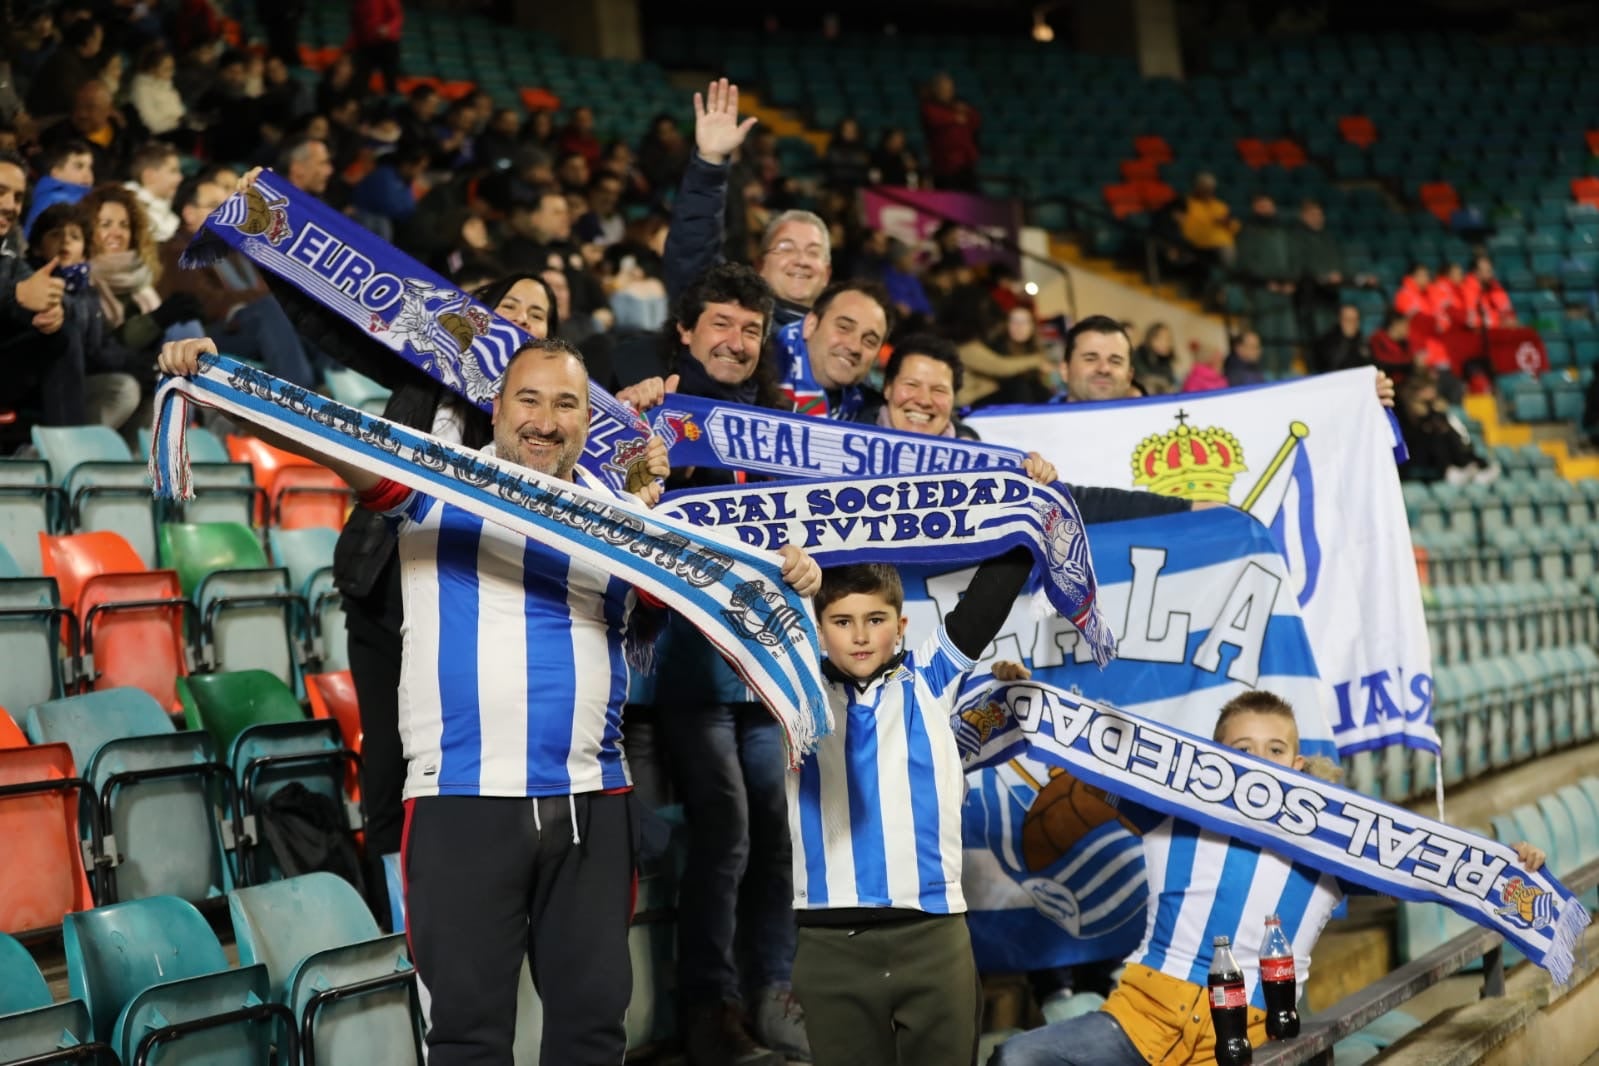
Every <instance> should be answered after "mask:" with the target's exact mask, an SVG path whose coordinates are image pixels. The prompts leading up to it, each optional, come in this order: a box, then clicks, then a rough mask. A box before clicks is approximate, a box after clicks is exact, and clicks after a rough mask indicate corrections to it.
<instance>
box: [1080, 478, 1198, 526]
mask: <svg viewBox="0 0 1599 1066" xmlns="http://www.w3.org/2000/svg"><path fill="white" fill-rule="evenodd" d="M1066 488H1067V489H1068V490H1069V491H1070V492H1071V494H1072V499H1074V500H1076V501H1077V510H1078V512H1079V513H1081V514H1082V516H1083V521H1084V522H1085V523H1087V524H1088V525H1093V524H1095V523H1096V522H1126V521H1130V520H1131V519H1134V518H1153V517H1154V516H1155V515H1162V514H1178V513H1180V512H1183V511H1192V510H1193V509H1194V505H1193V504H1192V503H1190V502H1189V501H1188V500H1184V499H1179V498H1178V497H1176V496H1157V495H1156V494H1155V493H1153V492H1130V491H1128V490H1127V489H1111V488H1103V487H1101V486H1098V485H1067V486H1066Z"/></svg>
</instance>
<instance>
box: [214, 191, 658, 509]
mask: <svg viewBox="0 0 1599 1066" xmlns="http://www.w3.org/2000/svg"><path fill="white" fill-rule="evenodd" d="M229 248H232V249H234V250H236V251H238V252H240V253H241V254H243V255H244V257H245V258H247V259H249V260H250V261H251V262H252V263H254V264H255V265H256V266H258V267H260V268H261V269H263V270H269V271H271V272H272V273H273V274H275V275H276V276H278V277H280V278H282V279H283V280H284V281H286V282H288V283H289V284H291V285H293V286H295V287H296V288H298V289H299V290H300V291H301V292H303V293H305V295H306V296H308V297H310V298H311V299H312V300H315V301H316V302H317V303H319V304H321V305H322V306H323V307H326V308H327V309H328V310H329V311H332V312H333V313H335V314H337V315H338V316H339V317H341V318H343V319H346V320H347V321H349V322H350V323H352V324H354V325H355V326H357V327H359V328H360V329H363V330H365V331H366V333H367V335H368V336H370V337H371V338H372V339H373V340H374V341H376V342H377V343H379V344H382V345H384V346H386V347H388V348H389V349H391V350H392V351H393V352H394V353H395V354H396V355H398V356H399V357H400V358H401V359H404V360H405V361H406V362H407V363H410V364H411V365H412V366H414V367H416V368H417V369H418V370H420V371H422V373H424V374H426V375H427V376H428V377H430V378H432V379H433V380H434V381H437V382H438V383H439V384H441V385H443V386H444V387H445V388H448V389H450V390H451V391H452V392H455V393H456V394H458V395H460V396H462V397H464V398H465V399H467V400H468V401H470V402H471V403H472V404H473V405H475V406H477V407H480V408H482V409H483V410H485V411H487V410H488V409H489V408H490V406H491V405H492V404H493V402H494V395H495V392H496V391H497V390H498V388H499V381H500V376H501V375H502V374H504V373H505V367H506V365H507V364H508V363H509V362H510V361H511V356H512V355H514V354H515V353H516V350H517V349H518V348H519V347H521V346H522V345H523V344H525V343H526V342H527V341H528V339H529V338H528V335H527V334H526V333H523V332H522V331H521V330H520V329H518V328H517V327H516V326H513V325H512V324H511V323H509V322H507V321H506V320H505V319H503V318H501V317H499V316H498V315H496V314H494V313H493V311H492V309H491V308H487V307H484V306H483V305H482V304H480V303H478V302H477V301H476V300H474V299H472V298H471V297H470V296H468V295H467V294H466V293H464V292H462V291H461V290H460V289H457V288H456V287H455V286H453V285H451V284H450V283H449V282H448V281H445V280H444V279H443V278H441V277H439V276H438V275H437V274H435V273H434V272H433V271H431V270H429V269H428V268H427V267H425V266H423V265H422V264H421V263H418V262H417V261H416V260H414V259H412V258H411V257H410V256H408V255H406V254H405V253H404V252H402V251H400V250H399V249H398V248H395V247H394V246H393V245H392V244H389V243H388V242H387V241H385V240H383V239H382V238H381V237H378V236H376V235H375V234H373V233H372V232H371V231H370V230H368V229H366V228H365V227H363V226H361V225H360V224H359V223H356V222H353V221H351V220H350V219H348V218H345V217H344V216H343V215H341V214H339V213H338V212H337V211H334V210H333V209H332V208H330V207H328V206H327V205H326V204H324V203H322V201H320V200H318V199H316V198H315V197H314V196H308V195H306V194H305V193H303V192H301V191H299V190H298V189H296V188H295V187H294V186H292V185H290V184H289V183H288V181H287V180H286V179H285V178H282V177H279V176H278V175H276V174H274V173H272V172H271V171H263V172H262V173H261V176H260V177H259V178H257V179H256V182H255V184H254V185H252V186H251V187H250V188H248V189H245V190H244V191H243V192H237V193H234V194H233V195H232V196H230V197H229V198H228V199H227V200H225V201H223V203H222V206H221V207H218V208H217V209H216V210H215V211H213V212H211V215H210V217H209V218H207V219H206V221H205V226H204V227H203V228H201V230H200V232H199V233H197V234H196V235H195V237H194V240H193V241H192V242H191V243H190V245H189V247H188V249H187V250H185V251H184V253H183V259H182V263H183V265H184V266H185V267H191V268H192V267H200V266H205V265H207V264H209V263H211V262H214V261H215V260H217V259H219V258H221V257H222V256H223V255H225V254H226V252H227V250H228V249H229ZM589 403H590V408H591V410H592V412H593V413H592V415H591V416H590V419H589V438H588V444H587V445H586V446H585V447H584V449H583V457H582V459H581V460H579V462H581V463H582V465H583V469H585V470H587V471H588V472H589V473H591V474H593V475H594V476H596V477H598V478H600V479H601V480H602V481H604V482H605V483H606V484H608V485H610V486H611V487H612V488H617V489H625V490H627V491H629V492H633V491H636V490H637V489H639V488H640V487H642V486H643V485H644V483H645V482H646V481H647V480H649V477H648V475H647V474H646V473H644V459H643V457H644V446H645V443H646V442H647V441H648V439H649V427H648V426H647V425H646V424H645V422H644V420H643V419H642V418H640V417H639V415H638V414H637V412H635V411H634V410H633V409H632V408H630V407H628V406H627V405H626V404H624V403H621V402H620V401H618V400H617V399H616V398H615V397H614V396H612V395H611V394H610V393H608V392H606V391H605V390H604V389H602V388H600V387H599V386H598V385H596V384H593V383H592V382H591V383H590V385H589Z"/></svg>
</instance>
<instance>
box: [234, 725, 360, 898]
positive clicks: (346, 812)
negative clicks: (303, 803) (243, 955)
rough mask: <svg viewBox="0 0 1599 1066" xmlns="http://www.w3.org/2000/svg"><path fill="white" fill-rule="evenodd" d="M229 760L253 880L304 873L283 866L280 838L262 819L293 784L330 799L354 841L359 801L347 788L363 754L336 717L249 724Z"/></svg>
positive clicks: (245, 862) (245, 863)
mask: <svg viewBox="0 0 1599 1066" xmlns="http://www.w3.org/2000/svg"><path fill="white" fill-rule="evenodd" d="M228 765H229V768H230V769H231V771H232V773H233V779H234V782H235V785H236V788H237V795H238V813H239V827H240V829H241V833H240V839H239V859H240V869H241V870H243V871H244V873H245V881H246V882H247V883H249V884H260V883H263V882H266V881H272V880H277V879H279V878H281V877H283V876H285V874H288V873H295V872H300V871H296V870H293V869H288V870H286V869H284V863H283V861H282V860H281V857H280V856H279V854H278V852H277V850H276V842H275V841H274V840H272V839H271V838H270V834H269V833H268V832H267V829H266V827H265V826H264V825H262V824H259V823H260V814H261V812H262V811H263V809H265V808H266V807H267V805H268V804H269V803H270V801H271V800H272V798H273V796H274V795H275V794H276V793H277V792H278V791H279V790H280V789H282V788H284V787H286V786H288V785H291V784H294V785H298V786H303V787H304V788H305V789H306V790H307V791H308V792H310V793H312V794H313V795H316V796H320V797H322V798H324V799H326V800H328V801H329V802H330V803H331V804H332V807H333V809H334V810H335V811H337V812H339V815H340V816H341V818H342V825H341V827H340V828H341V829H342V830H343V832H345V833H347V834H348V835H349V836H350V837H351V839H352V843H353V842H354V840H355V837H356V835H357V834H359V833H360V831H361V829H362V813H361V806H360V803H359V801H358V800H353V799H350V798H348V795H347V792H346V789H347V787H348V783H349V781H350V780H352V779H354V778H356V777H358V776H359V772H360V759H359V757H358V756H356V755H355V753H354V752H351V751H350V750H349V749H347V748H345V747H344V744H343V739H342V738H341V736H340V735H339V727H338V723H337V722H333V721H327V720H321V719H312V720H301V721H298V722H272V723H267V724H263V725H254V726H248V727H246V728H244V729H243V730H241V731H240V732H239V735H238V737H237V738H236V739H235V740H234V742H233V747H232V749H231V750H230V751H229V753H228ZM263 845H266V846H263Z"/></svg>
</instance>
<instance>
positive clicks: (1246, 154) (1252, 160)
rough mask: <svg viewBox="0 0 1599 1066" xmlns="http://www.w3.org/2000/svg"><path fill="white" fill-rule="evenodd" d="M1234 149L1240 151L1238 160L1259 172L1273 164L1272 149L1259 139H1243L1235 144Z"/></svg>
mask: <svg viewBox="0 0 1599 1066" xmlns="http://www.w3.org/2000/svg"><path fill="white" fill-rule="evenodd" d="M1233 147H1234V148H1236V149H1238V158H1240V159H1242V160H1243V161H1244V163H1245V165H1247V166H1248V167H1250V168H1251V169H1253V170H1259V169H1260V168H1261V167H1263V166H1266V165H1268V164H1269V163H1270V162H1271V149H1269V148H1267V147H1266V142H1265V141H1263V140H1261V139H1260V138H1258V137H1241V138H1239V139H1238V140H1236V141H1234V142H1233Z"/></svg>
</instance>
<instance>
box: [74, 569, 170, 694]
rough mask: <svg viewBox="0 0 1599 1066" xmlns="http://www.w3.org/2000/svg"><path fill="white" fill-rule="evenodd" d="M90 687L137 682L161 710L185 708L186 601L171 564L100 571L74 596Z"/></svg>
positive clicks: (117, 686)
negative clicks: (138, 570) (182, 682)
mask: <svg viewBox="0 0 1599 1066" xmlns="http://www.w3.org/2000/svg"><path fill="white" fill-rule="evenodd" d="M77 604H78V605H77V612H78V623H79V625H80V627H81V631H82V633H83V653H84V656H85V662H86V663H88V664H90V670H89V674H88V681H89V686H90V687H91V688H93V689H108V688H122V687H127V688H137V689H143V690H144V691H145V692H148V693H149V694H150V695H151V696H152V697H154V699H155V701H156V702H157V703H159V704H160V705H161V706H162V707H163V708H164V709H165V710H167V711H170V712H177V711H181V710H182V709H183V703H182V701H181V700H180V699H179V698H178V687H177V686H178V678H180V677H185V676H187V675H188V673H189V665H188V655H187V650H188V646H189V641H188V635H187V632H186V630H185V628H184V624H183V612H184V610H185V609H186V608H187V607H188V606H189V601H188V600H187V599H185V598H184V595H183V588H182V586H181V585H180V583H179V581H178V574H177V572H176V571H175V570H152V571H149V572H148V573H142V574H100V575H96V576H94V577H90V578H89V579H88V580H87V581H85V582H84V583H83V587H82V590H81V591H80V592H79V594H78V601H77Z"/></svg>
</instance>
